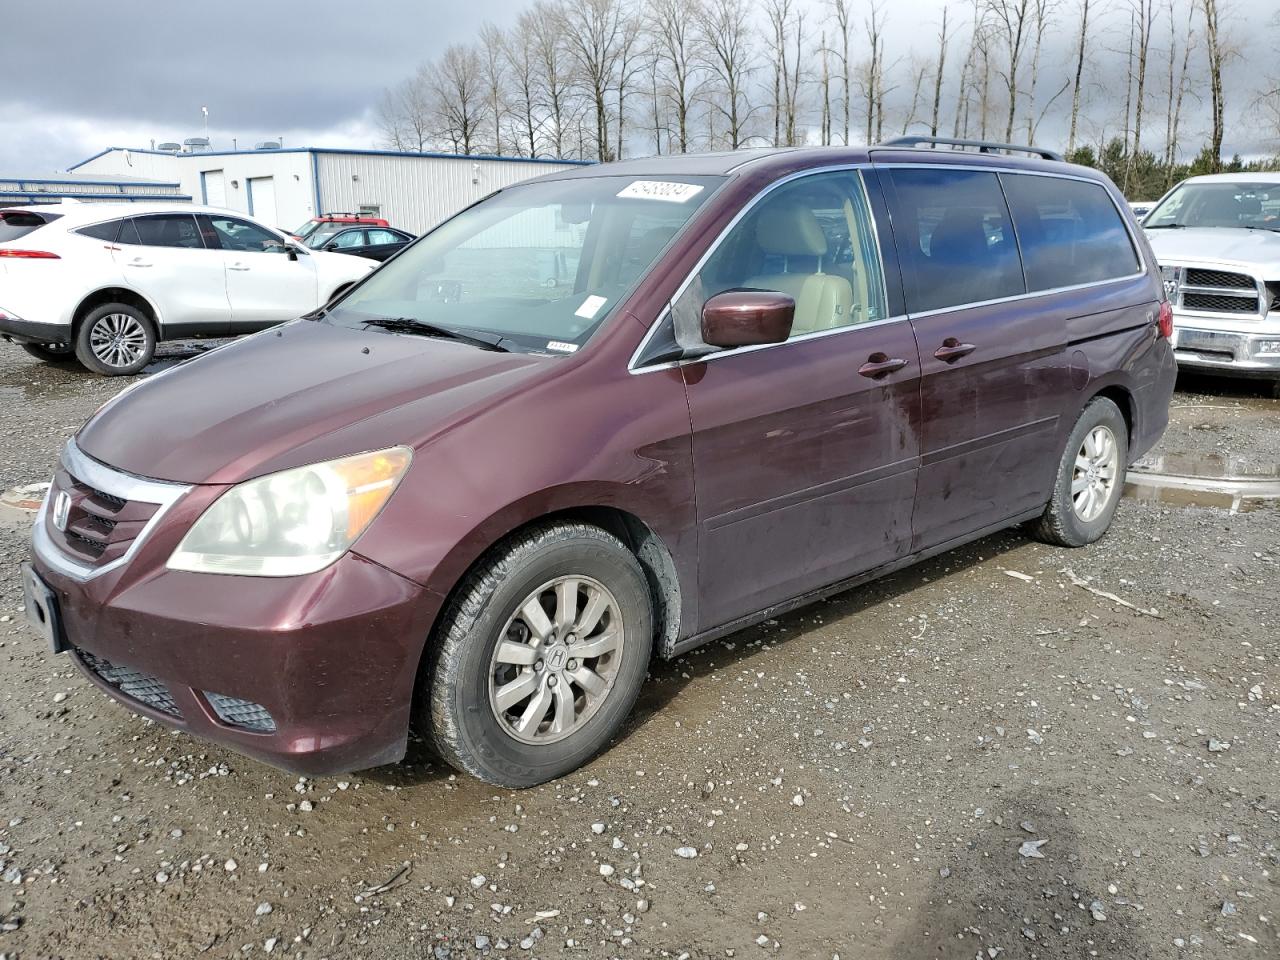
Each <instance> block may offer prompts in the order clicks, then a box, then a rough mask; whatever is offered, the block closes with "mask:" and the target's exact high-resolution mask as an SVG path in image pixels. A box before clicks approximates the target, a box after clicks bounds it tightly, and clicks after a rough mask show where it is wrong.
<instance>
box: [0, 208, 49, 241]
mask: <svg viewBox="0 0 1280 960" xmlns="http://www.w3.org/2000/svg"><path fill="white" fill-rule="evenodd" d="M59 216H61V214H53V215H51V216H47V217H46V216H43V215H41V214H38V213H29V212H27V211H26V210H2V211H0V243H7V242H8V241H10V240H17V239H18V238H19V237H25V236H26V235H27V234H28V233H30V232H31V231H32V230H37V229H39V228H40V227H43V226H44V225H45V224H46V223H48V222H49V221H50V220H56V219H58V217H59Z"/></svg>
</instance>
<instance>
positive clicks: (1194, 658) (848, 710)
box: [0, 347, 1280, 960]
mask: <svg viewBox="0 0 1280 960" xmlns="http://www.w3.org/2000/svg"><path fill="white" fill-rule="evenodd" d="M120 386H121V384H120V383H118V382H108V381H105V380H99V379H93V378H89V377H87V376H85V375H83V374H80V373H77V372H76V371H74V370H68V369H59V368H51V367H43V366H41V365H39V364H36V363H34V362H31V361H29V360H28V358H27V357H26V356H25V355H22V354H20V353H19V352H18V351H16V350H14V349H13V348H8V347H6V348H5V349H3V350H0V426H2V427H3V431H4V436H5V437H6V441H5V457H4V460H3V463H2V464H0V486H3V487H7V486H11V485H12V484H14V483H18V482H25V481H29V480H32V479H42V478H45V477H47V475H48V473H49V471H50V467H51V464H52V463H53V460H54V457H55V455H56V451H57V449H58V447H59V445H60V444H61V443H62V442H63V440H64V439H65V438H66V437H67V436H69V435H70V434H71V433H72V431H73V430H74V429H75V427H76V426H77V425H78V424H79V423H80V422H81V421H82V420H83V419H84V418H85V417H86V416H88V415H89V414H90V413H92V412H93V410H94V409H95V408H96V407H97V406H98V404H100V403H101V402H102V401H103V400H105V399H106V398H107V397H108V396H110V395H111V394H112V393H114V392H115V391H116V390H118V389H119V388H120ZM1187 386H1188V387H1189V388H1190V389H1189V390H1188V391H1186V392H1180V393H1179V395H1178V396H1177V398H1176V399H1175V407H1176V408H1175V410H1174V425H1173V427H1172V429H1171V431H1170V433H1169V435H1168V436H1167V438H1166V440H1165V442H1164V444H1163V446H1162V448H1161V452H1162V453H1165V454H1181V455H1188V456H1192V457H1204V456H1209V455H1213V454H1217V455H1219V456H1226V457H1237V458H1244V460H1246V461H1247V463H1248V464H1253V465H1261V466H1262V467H1264V468H1267V469H1274V468H1275V465H1276V464H1278V463H1280V402H1276V401H1272V400H1269V399H1265V394H1264V393H1263V392H1262V391H1261V390H1260V389H1255V388H1251V387H1249V386H1248V385H1239V384H1232V383H1230V382H1224V381H1200V380H1197V381H1195V382H1194V383H1188V384H1187ZM211 402H216V401H215V400H214V399H213V398H211ZM23 527H24V524H23V523H22V522H15V521H13V520H12V519H11V520H9V521H8V522H6V523H5V524H4V525H3V527H2V528H0V556H2V560H3V564H4V569H5V571H6V573H5V576H4V577H3V579H2V580H0V665H2V667H3V672H2V674H0V730H2V731H3V734H0V862H2V863H0V876H2V878H3V883H0V926H2V927H3V930H2V932H0V955H2V956H4V957H7V958H10V960H12V958H21V960H34V958H55V957H56V958H99V957H102V958H112V960H117V958H135V957H137V958H162V960H170V958H187V957H206V956H207V957H220V958H228V957H242V956H259V955H262V954H263V953H264V952H265V953H273V954H276V955H286V956H289V957H293V958H301V957H307V958H314V960H318V958H323V957H328V958H335V960H336V958H378V960H382V958H388V960H398V958H419V957H421V958H433V960H434V958H444V957H451V958H460V957H473V956H481V955H484V956H512V957H528V956H536V957H558V956H574V957H592V958H594V957H691V958H703V957H706V958H710V957H738V958H742V957H755V956H778V957H787V958H831V957H835V956H837V955H838V956H839V957H841V958H844V960H877V958H894V960H917V958H927V957H945V958H963V960H971V958H974V957H979V958H983V960H994V958H996V957H1000V958H1003V960H1012V958H1023V957H1026V958H1031V957H1042V958H1051V957H1071V958H1080V957H1094V956H1097V957H1110V958H1121V960H1132V958H1148V957H1152V958H1157V957H1160V958H1162V957H1235V956H1240V957H1257V958H1274V957H1278V956H1280V887H1278V886H1277V880H1278V879H1280V812H1278V811H1280V669H1278V668H1277V663H1280V631H1278V629H1277V628H1278V627H1280V599H1278V598H1277V594H1278V592H1280V590H1278V588H1280V509H1278V508H1277V507H1275V506H1263V507H1260V508H1258V509H1254V510H1251V511H1249V512H1242V513H1237V514H1232V513H1229V512H1228V511H1226V510H1220V509H1209V508H1201V507H1196V506H1186V507H1175V506H1169V505H1167V504H1161V503H1150V502H1126V503H1125V504H1124V505H1123V506H1122V508H1121V511H1120V513H1119V515H1118V519H1117V523H1116V526H1115V528H1114V530H1113V532H1112V533H1111V534H1110V535H1109V536H1108V537H1107V538H1105V539H1104V540H1103V541H1102V542H1101V543H1099V544H1097V545H1095V546H1093V547H1090V548H1087V549H1084V550H1079V551H1065V550H1057V549H1051V548H1048V547H1045V546H1042V545H1039V544H1036V543H1032V542H1030V541H1028V540H1026V539H1025V538H1023V537H1022V536H1020V535H1018V534H1016V533H1006V534H1001V535H998V536H995V537H991V538H989V539H987V540H984V541H982V542H980V543H978V544H976V545H974V546H972V547H970V548H967V549H964V550H962V551H959V552H956V553H954V554H951V555H947V556H945V557H942V558H939V559H938V560H935V561H933V562H931V563H928V564H926V565H924V566H922V567H919V568H917V569H914V570H911V571H908V572H905V573H902V574H899V575H897V576H895V577H892V578H890V579H888V580H885V581H882V582H880V583H878V584H874V585H872V586H870V587H867V588H864V589H861V590H857V591H854V592H852V593H850V594H846V595H844V596H841V597H838V598H836V599H834V600H832V601H830V602H827V603H824V604H821V605H819V606H817V607H813V608H810V609H808V610H804V611H801V612H799V613H797V614H795V615H792V616H788V617H785V618H782V619H781V620H779V621H777V622H771V623H768V624H766V625H764V626H762V627H760V628H758V629H753V630H749V631H745V632H743V633H740V634H738V635H736V636H733V637H731V638H729V639H728V640H726V641H724V642H721V643H718V644H714V645H712V646H711V647H709V648H706V649H703V650H702V651H700V652H698V653H696V654H695V655H692V656H690V657H687V658H685V659H683V660H681V661H679V662H676V663H672V664H658V665H655V668H654V675H653V678H652V680H651V682H650V683H649V685H648V687H647V689H646V693H645V695H644V697H643V699H642V702H641V705H640V708H639V710H638V711H637V713H636V715H635V717H634V718H633V720H632V722H631V723H630V725H629V726H628V728H627V730H626V732H625V734H624V736H623V737H622V738H621V740H620V742H618V743H617V744H616V745H615V746H614V747H613V749H612V750H610V751H609V752H608V753H606V754H605V755H604V756H602V757H600V758H599V759H598V760H596V761H595V762H594V763H592V764H591V765H590V766H589V767H588V768H586V769H584V770H582V771H580V772H578V773H576V774H574V775H572V776H570V777H567V778H566V779H564V780H563V781H560V782H557V783H553V784H550V785H547V786H544V787H541V788H537V789H534V790H529V791H525V792H520V793H513V792H508V791H501V790H495V789H493V788H492V787H488V786H485V785H483V784H480V783H477V782H475V781H472V780H469V779H466V778H462V777H458V776H455V775H453V774H452V773H451V772H450V771H449V770H447V769H445V768H442V767H441V766H439V765H436V764H433V762H432V761H431V759H430V758H429V757H428V756H427V755H426V753H425V751H423V750H422V749H421V748H420V747H415V748H414V752H413V755H412V757H411V759H410V762H409V763H406V764H404V765H401V766H398V767H395V768H386V769H380V770H375V771H371V772H366V773H363V774H360V775H353V776H349V777H345V778H332V779H329V778H326V779H320V780H299V779H298V778H296V777H293V776H289V775H286V774H283V773H279V772H276V771H274V770H272V769H270V768H267V767H264V766H261V765H259V764H257V763H255V762H253V761H250V760H247V759H243V758H241V757H239V756H237V755H235V754H232V753H229V752H226V751H224V750H222V749H220V748H216V747H212V746H209V745H207V744H204V743H201V742H197V741H195V740H192V739H191V738H189V737H187V736H185V735H178V734H174V733H171V732H169V731H167V730H166V729H164V728H163V727H160V726H157V725H154V724H152V723H150V722H149V721H145V720H142V719H139V718H137V717H134V716H131V715H130V714H129V713H128V712H127V711H126V710H124V709H123V708H121V707H119V706H117V705H115V704H112V703H110V702H109V701H107V700H106V699H104V698H103V697H102V696H101V695H99V694H98V693H97V692H96V691H95V690H94V689H92V688H91V687H90V685H89V684H88V683H87V682H86V681H84V680H83V679H81V678H80V676H79V675H78V674H77V673H76V671H75V670H74V669H73V668H72V666H71V664H70V663H69V662H68V661H67V659H66V658H65V657H64V658H55V657H53V656H51V655H49V654H48V653H46V652H45V651H44V649H42V647H41V645H40V644H39V643H38V642H37V640H36V639H35V637H34V635H33V633H32V632H31V631H30V630H28V628H27V627H26V626H25V623H24V622H23V618H22V613H21V609H20V608H21V596H20V589H19V583H18V579H17V576H16V564H17V563H18V562H19V560H21V559H22V558H23V557H24V556H25V554H26V539H25V538H26V531H25V529H24V528H23ZM1081 584H1084V585H1081ZM1090 588H1092V589H1095V590H1100V591H1106V592H1110V593H1113V594H1115V595H1116V596H1118V597H1120V598H1122V599H1123V600H1125V601H1127V603H1128V604H1131V605H1132V606H1126V605H1121V604H1119V603H1116V602H1115V601H1114V600H1111V599H1107V598H1106V597H1103V596H1099V595H1097V594H1096V593H1094V592H1091V589H1090ZM1135 608H1140V609H1135ZM174 642H175V643H180V642H182V638H180V637H175V638H174ZM352 655H353V656H359V651H356V650H353V651H352Z"/></svg>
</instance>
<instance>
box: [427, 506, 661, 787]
mask: <svg viewBox="0 0 1280 960" xmlns="http://www.w3.org/2000/svg"><path fill="white" fill-rule="evenodd" d="M579 634H580V635H579ZM652 645H653V608H652V602H651V599H650V596H649V589H648V584H647V582H646V580H645V576H644V571H643V570H642V569H641V567H640V564H639V562H638V561H637V560H636V558H635V556H634V555H633V554H632V553H631V551H630V550H628V549H627V548H626V546H625V545H624V544H623V543H622V541H620V540H619V539H618V538H617V537H615V536H613V535H612V534H610V533H606V532H605V531H604V530H602V529H600V528H599V527H594V526H590V525H587V524H582V523H554V524H546V525H544V526H539V527H535V528H533V529H531V530H529V531H528V532H525V533H522V534H520V535H519V536H517V537H516V538H514V539H513V540H511V541H510V542H509V543H507V544H505V545H503V546H501V547H499V548H497V549H496V550H495V551H493V552H492V553H491V555H490V556H489V557H487V558H485V559H484V560H483V561H482V562H481V564H480V565H479V567H478V568H477V569H476V570H475V571H474V572H473V573H471V574H470V575H469V576H468V577H467V579H466V580H465V581H464V582H463V583H462V585H461V586H460V587H459V589H458V591H457V595H456V596H455V598H454V599H453V601H452V602H451V603H450V606H449V608H448V610H447V611H446V613H445V616H444V619H443V621H442V624H441V628H440V642H439V649H438V650H437V652H436V654H435V659H434V663H433V668H432V670H431V673H430V675H429V676H428V677H427V680H426V682H427V687H426V689H425V690H423V691H422V694H423V695H422V696H421V697H419V704H420V706H419V708H418V709H419V711H420V717H419V726H420V727H425V726H426V725H427V724H429V725H430V731H431V737H432V739H433V740H434V742H435V745H436V748H437V750H438V751H439V752H440V755H441V756H442V757H443V758H444V759H445V760H447V761H448V762H449V763H450V764H452V765H453V766H454V767H456V768H458V769H459V770H462V771H465V772H466V773H469V774H471V775H472V776H474V777H478V778H479V779H481V780H484V781H487V782H489V783H493V784H497V785H499V786H504V787H531V786H534V785H535V784H539V783H544V782H546V781H548V780H552V779H554V778H556V777H559V776H562V775H564V774H566V773H569V772H570V771H572V770H575V769H577V768H578V767H580V766H582V764H584V763H586V762H587V761H588V760H590V759H591V757H593V756H594V755H595V754H596V753H597V752H599V751H600V750H601V749H602V748H603V747H604V746H605V745H606V744H607V743H608V742H609V740H610V738H611V737H613V735H614V734H615V733H616V732H617V730H618V728H619V727H620V726H621V724H622V722H623V720H624V719H625V718H626V716H627V714H629V713H630V712H631V708H632V706H633V705H634V704H635V699H636V696H637V694H638V693H639V691H640V685H641V684H642V683H643V682H644V678H645V674H646V672H647V670H648V666H649V655H650V651H651V648H652Z"/></svg>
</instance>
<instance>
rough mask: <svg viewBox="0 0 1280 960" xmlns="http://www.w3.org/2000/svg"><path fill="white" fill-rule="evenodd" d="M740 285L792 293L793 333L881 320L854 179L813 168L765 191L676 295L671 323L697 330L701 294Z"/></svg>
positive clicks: (864, 214)
mask: <svg viewBox="0 0 1280 960" xmlns="http://www.w3.org/2000/svg"><path fill="white" fill-rule="evenodd" d="M741 289H748V290H776V291H779V292H781V293H785V294H787V295H788V296H790V297H791V298H792V299H793V300H795V302H796V312H795V319H794V320H793V322H792V325H791V335H792V336H793V337H794V336H800V335H802V334H806V333H814V332H817V331H820V330H831V329H836V328H839V327H847V326H851V325H853V324H857V323H867V322H869V321H871V320H881V319H884V317H885V316H886V314H887V312H888V311H887V309H886V306H885V293H884V276H883V274H882V272H881V267H880V256H879V252H878V251H877V250H876V246H875V241H874V235H873V233H872V229H871V214H870V210H869V207H868V205H867V199H866V194H865V192H864V191H863V186H862V180H861V178H860V177H859V176H858V175H857V174H854V173H848V172H841V173H826V174H815V175H813V176H811V177H804V178H803V179H800V180H795V181H793V182H791V183H788V184H784V185H783V186H781V187H778V188H777V189H775V190H772V191H770V192H769V193H768V194H766V195H765V196H764V198H763V199H761V200H760V201H759V202H758V203H757V204H756V205H755V206H753V207H751V208H750V210H749V211H748V213H747V215H746V216H744V217H743V218H742V219H741V220H740V221H738V224H737V225H736V226H735V227H734V228H733V229H732V230H731V231H730V232H729V233H728V235H726V236H725V237H724V239H723V240H722V241H721V242H720V244H719V246H717V247H716V249H715V252H714V253H712V255H711V257H710V258H709V259H708V260H707V262H706V264H705V265H704V266H703V268H702V269H701V270H700V271H699V272H698V275H697V276H696V277H695V278H694V280H693V282H692V283H690V284H689V286H688V288H687V289H686V290H685V292H684V294H683V295H682V296H681V297H680V300H679V302H678V303H676V305H675V309H676V312H677V314H678V316H677V318H676V322H677V324H679V325H680V327H681V328H685V329H697V328H698V327H697V325H698V322H699V321H698V318H699V317H700V315H701V312H702V307H703V305H704V304H705V303H706V302H707V300H709V299H711V298H712V297H714V296H715V295H716V294H718V293H723V292H725V291H726V290H741Z"/></svg>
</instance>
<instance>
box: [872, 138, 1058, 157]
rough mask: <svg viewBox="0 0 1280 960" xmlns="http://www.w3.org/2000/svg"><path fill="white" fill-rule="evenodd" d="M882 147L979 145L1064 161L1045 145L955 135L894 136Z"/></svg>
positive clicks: (984, 148)
mask: <svg viewBox="0 0 1280 960" xmlns="http://www.w3.org/2000/svg"><path fill="white" fill-rule="evenodd" d="M877 146H880V147H925V146H927V147H934V146H944V147H977V148H978V152H979V153H992V152H994V151H996V150H1003V151H1005V152H1008V153H1030V154H1032V155H1034V156H1037V157H1042V158H1043V159H1045V160H1056V161H1058V162H1059V163H1062V162H1063V160H1062V154H1060V153H1058V152H1057V151H1055V150H1049V149H1047V148H1045V147H1029V146H1019V145H1018V144H1016V143H995V142H994V141H990V140H957V139H955V138H953V137H915V136H912V137H894V138H893V139H892V140H886V141H884V143H880V144H877Z"/></svg>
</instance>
